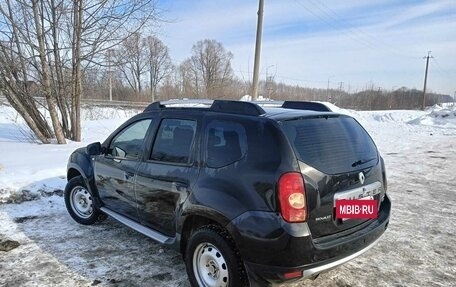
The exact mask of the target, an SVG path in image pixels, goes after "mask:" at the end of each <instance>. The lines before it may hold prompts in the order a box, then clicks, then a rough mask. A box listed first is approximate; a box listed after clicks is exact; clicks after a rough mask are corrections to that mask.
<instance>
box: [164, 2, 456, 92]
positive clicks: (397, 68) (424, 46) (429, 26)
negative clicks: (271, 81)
mask: <svg viewBox="0 0 456 287" xmlns="http://www.w3.org/2000/svg"><path fill="white" fill-rule="evenodd" d="M264 2H265V6H264V18H263V35H262V38H263V39H262V49H261V63H260V79H265V78H266V76H274V78H275V80H276V81H278V82H284V83H287V84H293V85H296V84H297V85H300V86H303V87H311V88H327V86H328V82H329V87H330V88H332V89H339V88H342V89H343V90H344V91H347V92H356V91H359V90H363V89H366V88H369V87H371V86H374V87H376V88H378V87H381V88H382V89H386V90H392V89H397V88H400V87H402V86H405V87H408V88H417V89H422V88H423V82H424V71H425V66H426V59H424V57H425V56H426V55H427V54H428V51H432V52H431V54H430V55H431V56H432V57H433V58H430V60H429V74H428V85H427V87H428V91H433V92H437V93H444V94H449V95H451V96H453V95H455V93H456V0H452V1H444V0H431V1H424V0H423V1H418V0H416V1H400V0H373V1H365V0H351V1H340V0H265V1H264ZM158 4H159V7H160V9H162V13H163V14H162V16H163V17H164V18H165V19H166V22H165V23H162V24H161V25H160V28H159V30H158V37H159V38H160V39H162V41H163V42H164V43H165V44H166V45H168V47H169V48H170V53H171V57H172V58H173V60H174V61H175V62H177V63H179V62H181V61H183V60H185V59H186V58H188V57H189V56H190V55H191V48H192V46H193V44H195V43H196V42H197V41H199V40H203V39H215V40H217V41H219V42H221V43H222V44H223V46H224V47H225V49H226V50H228V51H230V52H232V53H233V55H234V58H233V60H232V67H233V70H234V73H235V74H236V75H237V76H238V77H239V78H241V79H242V80H245V81H249V80H250V81H251V79H252V72H253V59H254V51H255V36H256V25H257V11H258V1H257V0H255V1H253V0H217V1H214V0H200V1H188V0H159V1H158Z"/></svg>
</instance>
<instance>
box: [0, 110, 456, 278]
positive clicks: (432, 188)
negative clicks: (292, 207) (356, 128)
mask: <svg viewBox="0 0 456 287" xmlns="http://www.w3.org/2000/svg"><path fill="white" fill-rule="evenodd" d="M331 108H332V109H333V110H334V111H337V112H341V113H347V114H350V115H352V116H354V117H356V118H357V119H358V120H359V121H360V122H361V124H362V125H363V126H364V127H365V128H366V129H367V130H368V132H369V133H370V134H371V135H372V137H373V138H374V141H375V142H376V144H377V146H378V148H379V150H380V152H381V153H382V155H383V157H384V158H385V160H386V167H387V171H388V180H389V181H388V183H389V185H388V188H389V189H388V193H389V195H390V197H391V198H392V202H393V211H392V216H391V220H390V225H389V228H388V230H387V232H386V233H385V235H384V236H383V238H382V240H381V241H380V243H379V244H378V245H377V246H376V247H374V248H373V249H371V250H370V251H369V252H368V253H366V254H364V255H363V256H362V257H359V258H357V259H355V260H353V261H351V262H349V263H347V264H345V265H343V266H340V267H338V268H337V269H334V270H333V271H330V272H328V273H326V274H322V275H321V276H320V277H319V278H317V279H316V280H315V281H304V282H299V283H293V284H290V286H456V284H455V283H454V282H456V221H455V219H456V193H455V192H456V172H455V171H456V152H455V151H456V108H455V107H452V106H450V105H447V106H444V107H442V106H435V107H433V108H432V109H429V110H427V111H375V112H359V111H349V110H342V109H339V108H337V107H335V106H331ZM137 112H138V111H136V110H116V109H112V108H111V109H108V108H92V109H84V111H83V114H84V119H85V120H84V121H83V142H82V143H75V142H71V143H69V144H68V145H63V146H61V145H39V144H36V143H31V142H30V138H31V137H30V133H29V132H28V130H27V129H26V128H25V126H24V125H23V122H22V121H21V120H20V118H19V117H18V116H17V114H16V113H15V112H14V111H13V110H12V109H11V108H10V107H8V106H0V286H189V284H188V282H187V276H186V273H185V267H184V265H183V262H182V260H181V257H180V255H179V254H178V253H177V252H175V251H173V250H171V249H168V248H166V247H162V246H161V245H159V244H157V243H155V242H153V241H152V240H150V239H148V238H146V237H145V236H143V235H141V234H139V233H137V232H135V231H132V230H131V229H129V228H127V227H125V226H122V225H121V224H119V223H117V222H115V221H113V220H111V219H108V220H106V221H104V222H103V223H100V224H98V225H94V226H81V225H78V224H77V223H75V222H74V221H73V220H72V219H71V218H70V217H69V215H68V214H67V212H66V210H65V206H64V203H63V198H62V197H61V194H62V190H63V189H64V186H65V183H66V180H65V168H66V162H67V159H68V156H69V154H70V153H71V152H72V151H73V150H74V149H76V148H78V147H80V146H84V145H86V144H88V143H91V142H94V141H103V140H104V139H105V138H106V136H107V135H109V133H110V132H111V131H113V130H114V129H115V128H116V127H117V126H118V125H120V124H121V123H122V122H123V121H125V120H126V119H127V118H129V117H130V116H132V115H133V114H135V113H137ZM15 202H16V203H15Z"/></svg>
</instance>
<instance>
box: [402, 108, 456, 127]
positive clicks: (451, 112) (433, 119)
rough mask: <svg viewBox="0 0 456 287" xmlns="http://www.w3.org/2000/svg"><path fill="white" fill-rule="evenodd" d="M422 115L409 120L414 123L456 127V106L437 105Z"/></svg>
mask: <svg viewBox="0 0 456 287" xmlns="http://www.w3.org/2000/svg"><path fill="white" fill-rule="evenodd" d="M426 112H427V113H426V114H425V115H423V116H421V117H418V118H416V119H413V120H410V121H408V123H409V124H412V125H424V126H435V127H444V128H447V129H456V106H455V105H435V106H433V107H432V108H431V109H429V110H427V111H426Z"/></svg>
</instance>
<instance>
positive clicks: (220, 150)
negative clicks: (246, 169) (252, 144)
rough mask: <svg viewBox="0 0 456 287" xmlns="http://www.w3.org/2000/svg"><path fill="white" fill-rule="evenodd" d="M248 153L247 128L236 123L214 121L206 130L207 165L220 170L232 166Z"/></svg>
mask: <svg viewBox="0 0 456 287" xmlns="http://www.w3.org/2000/svg"><path fill="white" fill-rule="evenodd" d="M246 151H247V137H246V133H245V128H244V127H243V126H242V125H241V124H239V123H236V122H229V121H223V120H214V121H212V122H210V123H209V124H208V126H207V128H206V164H207V166H209V167H213V168H219V167H223V166H226V165H229V164H232V163H234V162H236V161H238V160H240V159H241V158H242V157H244V155H245V153H246Z"/></svg>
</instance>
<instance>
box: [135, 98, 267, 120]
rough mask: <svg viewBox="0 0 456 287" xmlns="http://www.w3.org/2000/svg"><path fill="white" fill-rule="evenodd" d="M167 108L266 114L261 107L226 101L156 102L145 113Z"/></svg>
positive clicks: (247, 103)
mask: <svg viewBox="0 0 456 287" xmlns="http://www.w3.org/2000/svg"><path fill="white" fill-rule="evenodd" d="M166 108H171V109H172V108H175V109H176V108H177V109H182V108H184V109H185V108H209V110H211V111H214V112H221V113H230V114H240V115H250V116H259V115H262V114H264V113H266V112H265V111H264V110H263V109H262V108H261V107H260V106H258V105H257V104H255V103H251V102H242V101H224V100H170V101H164V102H154V103H152V104H150V105H149V106H147V108H146V109H145V110H144V111H145V112H150V111H157V110H161V109H166Z"/></svg>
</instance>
